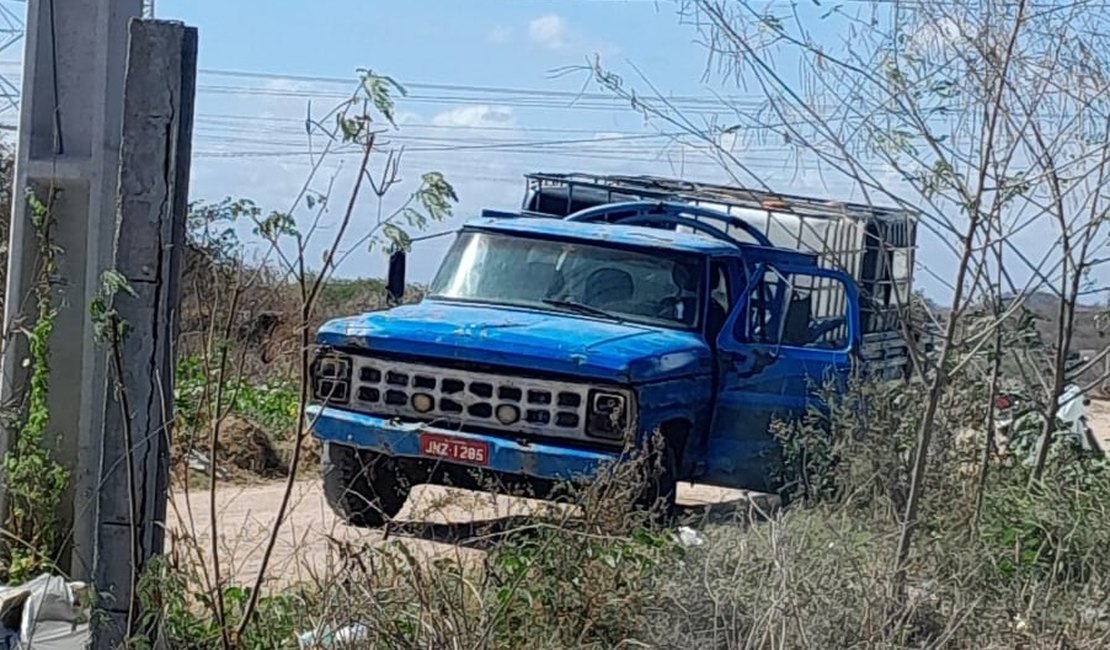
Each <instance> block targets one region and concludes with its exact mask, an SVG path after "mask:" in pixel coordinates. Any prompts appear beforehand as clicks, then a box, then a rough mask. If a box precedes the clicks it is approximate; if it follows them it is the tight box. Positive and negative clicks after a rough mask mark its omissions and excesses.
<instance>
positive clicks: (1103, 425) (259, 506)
mask: <svg viewBox="0 0 1110 650" xmlns="http://www.w3.org/2000/svg"><path fill="white" fill-rule="evenodd" d="M1090 418H1091V419H1090V422H1091V428H1092V429H1093V430H1094V432H1095V435H1096V436H1098V437H1099V439H1100V440H1101V441H1102V443H1103V448H1104V449H1106V450H1107V451H1108V452H1110V402H1107V401H1093V402H1092V404H1091V407H1090ZM284 488H285V485H284V483H269V484H265V485H253V486H232V485H224V486H221V487H220V488H219V489H218V490H217V493H216V498H215V512H216V518H217V523H218V530H219V536H218V540H219V543H218V546H217V548H218V549H219V555H220V566H221V567H222V574H223V575H224V576H231V577H232V579H234V580H235V581H237V582H249V581H251V580H253V579H254V576H255V575H256V573H257V571H258V566H259V564H260V562H261V560H262V555H263V550H264V547H265V544H266V541H267V539H268V536H269V533H270V526H272V525H273V519H274V515H275V514H276V513H277V511H278V508H279V506H280V504H281V499H282V494H283V492H284ZM210 498H211V495H210V494H209V493H208V492H197V491H193V492H191V493H189V494H185V493H183V492H180V491H179V492H178V493H177V494H175V495H174V498H173V502H172V504H171V512H170V515H169V521H170V525H171V529H172V531H173V533H172V534H173V535H174V536H181V535H186V536H190V537H192V538H193V539H195V540H197V542H198V543H199V544H198V545H199V547H200V552H201V553H203V555H204V558H203V559H204V564H205V565H211V558H212V555H211V553H212V542H211V534H210V531H211V513H212V507H211V502H210ZM679 499H680V501H682V502H684V503H685V504H687V505H712V504H717V505H720V504H735V503H739V502H741V501H743V500H744V499H745V495H744V493H742V492H736V491H730V490H720V489H716V488H709V487H706V486H691V485H688V484H684V485H682V486H681V487H680V492H679ZM546 507H548V506H547V505H546V504H542V503H541V502H537V501H532V500H528V499H513V498H508V497H499V496H494V495H489V494H481V493H473V492H466V491H462V490H452V489H449V488H442V487H437V486H427V485H422V486H418V487H416V488H414V489H413V493H412V495H411V496H410V497H409V500H408V503H407V504H406V506H405V508H404V510H402V511H401V513H400V515H399V516H398V519H399V520H400V521H402V522H404V523H402V524H401V526H402V529H401V530H394V531H389V532H388V533H387V532H385V531H381V530H360V529H357V528H352V527H349V526H346V525H344V524H342V523H340V522H339V521H338V520H337V519H336V517H335V515H334V514H332V512H331V510H330V509H329V508H328V506H327V504H326V503H325V502H324V496H323V494H322V492H321V491H320V485H319V481H317V480H314V479H313V480H303V481H298V482H297V483H296V484H295V486H294V490H293V495H292V499H291V500H290V504H289V517H288V519H287V522H286V524H285V525H284V526H283V528H282V530H281V532H280V534H279V537H278V541H277V544H276V545H275V547H274V552H273V557H272V560H271V563H270V570H269V571H268V572H267V574H268V576H269V580H270V582H271V583H276V584H291V583H297V582H301V581H311V580H314V579H316V578H319V577H320V576H323V575H328V574H330V573H331V572H332V570H333V569H336V568H337V567H338V564H337V563H338V562H339V559H338V555H339V554H338V552H337V551H338V549H339V548H340V547H341V546H343V545H345V544H351V545H354V546H361V545H364V544H370V545H374V544H382V543H383V541H384V539H385V538H386V537H387V536H388V537H389V538H390V539H402V540H403V543H405V544H406V545H408V547H409V549H410V551H412V552H413V553H414V554H416V555H418V556H421V555H423V556H427V557H429V558H430V557H437V556H445V555H451V556H453V557H456V558H458V559H460V560H464V561H465V560H466V559H467V558H471V557H477V556H478V554H479V553H480V551H479V550H477V549H475V548H473V547H472V546H466V545H459V544H457V542H459V541H460V540H464V539H469V538H472V537H474V536H475V535H477V534H480V531H483V530H485V529H487V528H488V527H494V528H496V527H501V528H504V527H506V526H509V525H511V522H513V521H518V520H519V519H520V518H521V517H530V516H532V517H534V516H535V515H536V514H537V513H538V512H539V511H540V510H541V509H543V508H546ZM398 535H400V536H401V537H398ZM191 546H193V545H187V544H182V543H180V541H179V542H176V543H175V544H174V548H175V550H176V551H177V552H178V553H182V554H191V555H194V557H195V553H196V550H195V549H193V548H190V547H191Z"/></svg>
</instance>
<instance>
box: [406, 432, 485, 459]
mask: <svg viewBox="0 0 1110 650" xmlns="http://www.w3.org/2000/svg"><path fill="white" fill-rule="evenodd" d="M420 453H421V454H423V455H425V456H433V457H435V458H445V459H447V460H453V461H458V462H460V463H470V464H471V465H485V464H487V463H489V443H485V442H479V441H474V440H466V439H464V438H453V437H451V436H445V435H441V434H438V433H421V434H420Z"/></svg>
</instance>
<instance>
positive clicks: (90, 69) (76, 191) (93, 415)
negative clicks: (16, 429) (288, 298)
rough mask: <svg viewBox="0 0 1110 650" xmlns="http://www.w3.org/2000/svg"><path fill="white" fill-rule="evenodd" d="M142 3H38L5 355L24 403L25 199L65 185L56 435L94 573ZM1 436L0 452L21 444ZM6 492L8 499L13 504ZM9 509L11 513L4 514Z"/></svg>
mask: <svg viewBox="0 0 1110 650" xmlns="http://www.w3.org/2000/svg"><path fill="white" fill-rule="evenodd" d="M142 4H143V3H142V0H30V1H29V2H28V3H27V34H26V49H25V51H24V58H23V90H22V100H21V111H20V125H19V142H18V145H17V159H16V181H15V188H14V193H13V197H14V200H13V201H12V204H13V209H12V221H11V239H10V244H9V246H10V247H9V261H8V283H7V297H8V298H7V300H6V301H5V314H4V333H5V336H4V338H5V341H4V344H5V348H4V351H3V360H2V362H0V371H2V374H0V401H2V403H3V404H4V405H12V403H13V402H14V401H15V400H17V399H18V398H19V397H20V395H21V394H22V391H23V388H24V386H25V384H26V378H27V372H26V369H24V368H23V367H22V362H23V360H24V359H25V358H27V339H26V337H24V336H22V335H21V334H20V333H19V329H20V327H22V326H23V325H25V324H26V323H28V322H29V321H30V320H31V319H33V312H32V311H31V310H33V308H34V304H33V302H27V300H26V298H27V297H28V296H29V295H30V294H31V291H32V286H33V284H34V281H35V273H36V263H37V255H36V244H35V235H34V233H33V232H32V229H31V227H30V221H29V219H28V208H27V204H26V202H25V201H23V200H22V198H23V196H24V193H25V192H26V191H27V190H28V189H31V190H32V191H34V192H35V193H36V195H38V197H39V198H40V199H42V200H43V201H45V200H46V199H47V198H48V194H49V193H50V191H51V190H52V189H53V190H54V191H55V192H56V196H55V199H54V202H53V217H54V221H55V226H54V229H53V234H54V243H55V244H56V245H57V246H58V247H60V248H61V250H62V252H61V254H59V255H58V258H57V264H58V268H57V276H58V280H59V283H58V287H57V295H56V304H57V306H58V315H57V318H56V320H55V324H54V332H53V335H52V336H51V338H50V341H49V347H50V374H49V378H48V379H49V382H50V394H49V400H48V408H49V409H50V423H49V428H48V441H49V442H54V441H55V440H57V447H56V449H54V452H55V458H56V459H57V460H58V461H59V462H60V463H61V464H62V465H63V466H65V467H66V468H67V469H69V470H70V471H71V476H70V486H71V487H70V490H69V494H67V495H66V496H65V498H64V499H63V502H62V505H61V508H60V512H59V516H60V520H61V521H60V525H61V526H62V529H61V530H62V533H63V534H64V533H66V532H68V531H70V530H72V531H73V535H72V538H71V539H72V541H71V544H70V548H69V549H67V551H68V552H67V553H66V554H64V555H63V556H62V557H60V558H59V564H60V566H61V568H62V569H63V570H67V571H68V572H69V573H70V574H71V575H72V576H74V577H75V578H78V579H84V580H89V579H91V578H92V558H93V537H94V533H95V528H96V527H95V506H96V495H97V493H98V487H97V472H98V467H97V463H96V462H95V461H94V462H79V461H81V460H82V459H96V458H99V455H100V451H101V449H102V448H103V439H102V438H103V430H104V425H103V418H104V396H105V391H106V390H107V388H108V383H107V375H108V372H107V370H108V367H107V359H106V357H105V354H104V351H103V349H98V348H97V347H96V346H95V344H94V341H93V324H92V322H91V321H90V319H89V316H88V308H87V305H88V304H89V301H90V299H91V298H92V297H93V296H94V295H95V293H96V291H97V289H98V283H99V278H100V275H101V273H102V272H103V271H104V270H105V269H107V268H110V267H111V266H112V259H113V244H114V241H113V236H114V233H115V221H116V219H115V217H116V205H115V198H116V188H117V183H118V178H119V176H118V169H119V145H120V128H121V121H120V116H121V113H122V107H123V76H124V65H125V58H126V54H127V25H128V21H129V20H130V19H132V18H134V17H138V16H140V15H141V12H142ZM10 433H11V432H9V431H6V430H5V431H0V455H2V454H5V453H7V451H8V449H9V448H10V442H11V441H10ZM6 502H7V498H6V495H3V494H0V504H6ZM0 514H3V513H0Z"/></svg>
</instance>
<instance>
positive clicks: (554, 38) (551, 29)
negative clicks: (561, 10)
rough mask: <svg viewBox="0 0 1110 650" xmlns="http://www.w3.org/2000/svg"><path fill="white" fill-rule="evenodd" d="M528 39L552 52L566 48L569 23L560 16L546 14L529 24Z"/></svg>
mask: <svg viewBox="0 0 1110 650" xmlns="http://www.w3.org/2000/svg"><path fill="white" fill-rule="evenodd" d="M528 37H529V38H531V39H532V42H533V43H535V44H537V45H541V46H543V47H546V48H548V49H552V50H558V49H561V48H563V47H566V44H567V37H568V30H567V21H566V20H565V19H564V18H563V17H562V16H560V15H559V14H546V15H544V16H540V17H539V18H536V19H535V20H533V21H531V22H530V23H528Z"/></svg>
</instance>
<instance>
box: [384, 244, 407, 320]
mask: <svg viewBox="0 0 1110 650" xmlns="http://www.w3.org/2000/svg"><path fill="white" fill-rule="evenodd" d="M385 291H386V298H387V300H388V303H389V306H390V307H392V306H394V305H399V304H401V301H402V300H403V299H404V297H405V251H403V250H394V251H393V252H392V253H390V254H389V275H388V278H387V280H386V286H385Z"/></svg>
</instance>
